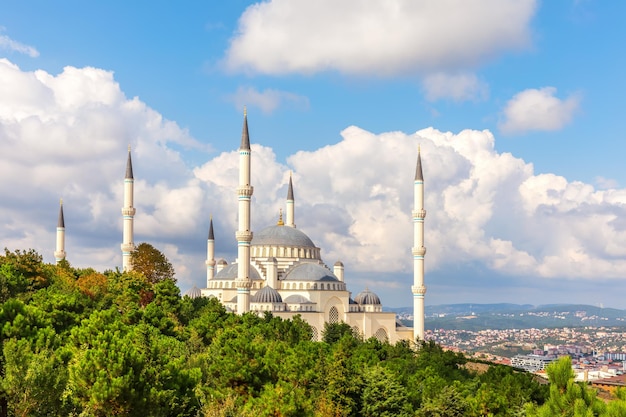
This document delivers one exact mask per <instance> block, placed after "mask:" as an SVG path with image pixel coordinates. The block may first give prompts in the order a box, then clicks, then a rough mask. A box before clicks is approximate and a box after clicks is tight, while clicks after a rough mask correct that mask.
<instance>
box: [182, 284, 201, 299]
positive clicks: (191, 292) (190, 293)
mask: <svg viewBox="0 0 626 417" xmlns="http://www.w3.org/2000/svg"><path fill="white" fill-rule="evenodd" d="M184 295H186V296H187V297H189V298H198V297H202V292H201V291H200V288H198V287H196V286H195V285H194V286H193V287H191V288H189V289H188V290H187V291H185V294H184Z"/></svg>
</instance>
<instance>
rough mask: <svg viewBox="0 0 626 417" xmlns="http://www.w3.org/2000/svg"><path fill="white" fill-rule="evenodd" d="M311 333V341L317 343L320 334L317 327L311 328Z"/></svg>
mask: <svg viewBox="0 0 626 417" xmlns="http://www.w3.org/2000/svg"><path fill="white" fill-rule="evenodd" d="M311 333H313V335H312V336H313V337H312V338H311V339H313V340H314V341H315V342H317V341H318V340H319V332H318V331H317V327H315V326H311Z"/></svg>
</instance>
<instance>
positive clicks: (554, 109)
mask: <svg viewBox="0 0 626 417" xmlns="http://www.w3.org/2000/svg"><path fill="white" fill-rule="evenodd" d="M555 94H556V88H554V87H543V88H540V89H538V90H537V89H528V90H524V91H522V92H520V93H517V94H516V95H515V96H513V98H512V99H511V100H509V102H508V103H507V105H506V107H505V108H504V111H503V113H504V120H503V121H502V122H501V123H500V124H499V128H500V130H501V131H502V132H504V133H509V134H512V133H523V132H527V131H531V130H559V129H562V128H563V127H564V126H566V125H567V124H568V123H570V122H571V121H572V118H573V117H574V115H575V114H576V112H577V111H578V109H579V106H580V97H579V96H578V95H576V94H573V95H570V96H569V97H567V98H566V99H560V98H558V97H555Z"/></svg>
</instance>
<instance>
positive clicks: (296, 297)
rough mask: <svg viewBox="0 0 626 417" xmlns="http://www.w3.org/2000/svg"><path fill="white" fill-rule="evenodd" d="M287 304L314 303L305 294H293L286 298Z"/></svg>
mask: <svg viewBox="0 0 626 417" xmlns="http://www.w3.org/2000/svg"><path fill="white" fill-rule="evenodd" d="M285 303H287V304H312V303H311V301H310V300H309V299H308V298H306V297H305V296H303V295H300V294H293V295H290V296H289V297H287V298H285Z"/></svg>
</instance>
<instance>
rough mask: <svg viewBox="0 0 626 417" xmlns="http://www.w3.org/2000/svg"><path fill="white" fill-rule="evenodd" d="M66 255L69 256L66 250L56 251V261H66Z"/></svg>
mask: <svg viewBox="0 0 626 417" xmlns="http://www.w3.org/2000/svg"><path fill="white" fill-rule="evenodd" d="M65 255H67V253H66V252H65V251H64V250H57V251H54V257H55V258H56V259H65Z"/></svg>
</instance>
